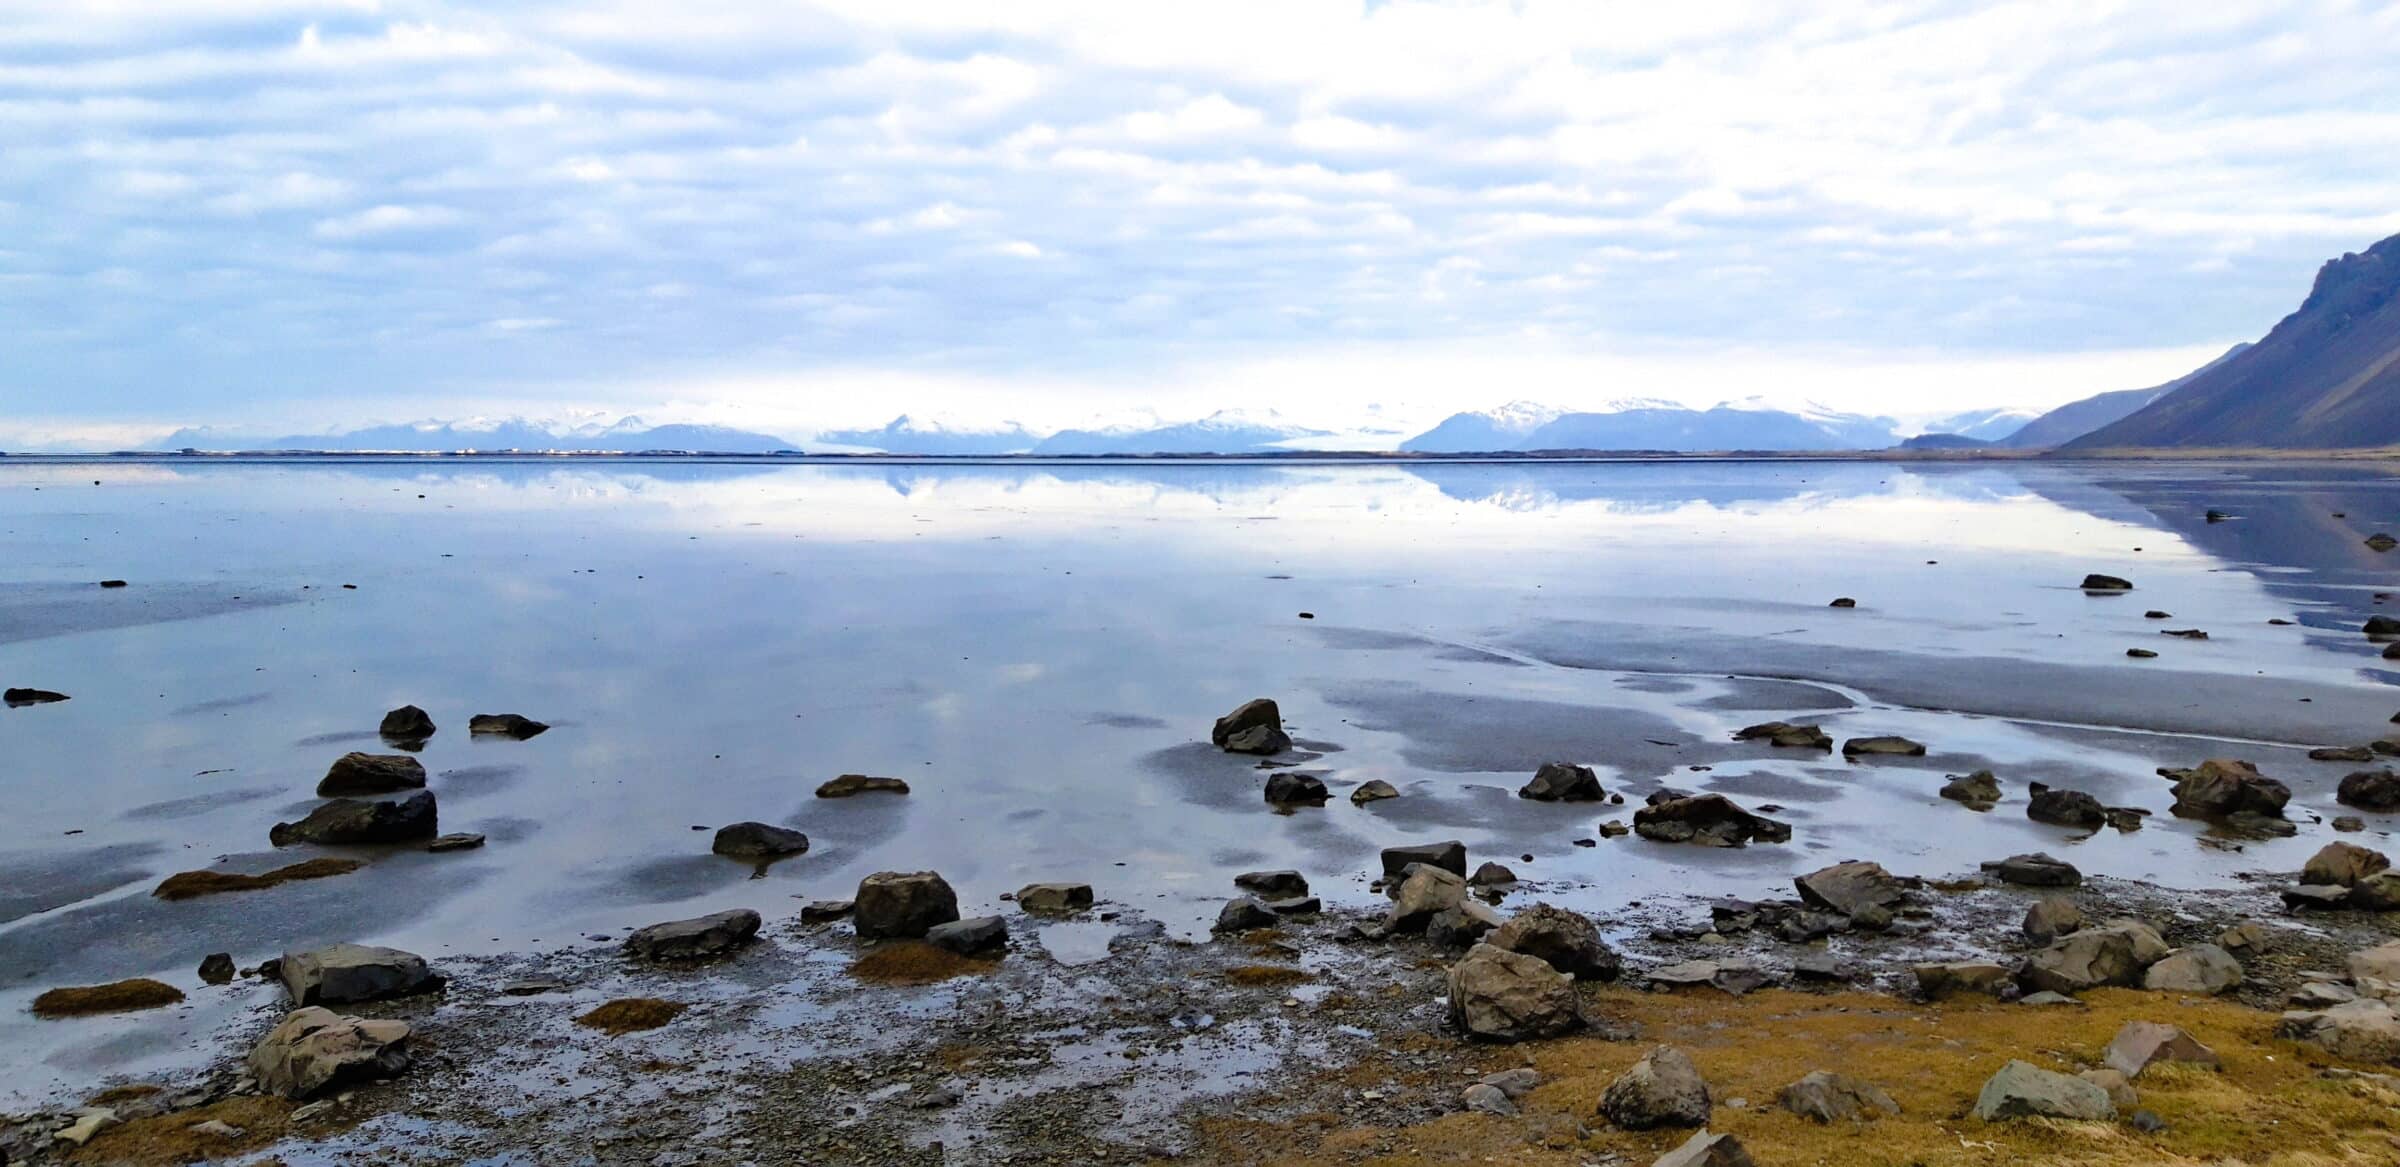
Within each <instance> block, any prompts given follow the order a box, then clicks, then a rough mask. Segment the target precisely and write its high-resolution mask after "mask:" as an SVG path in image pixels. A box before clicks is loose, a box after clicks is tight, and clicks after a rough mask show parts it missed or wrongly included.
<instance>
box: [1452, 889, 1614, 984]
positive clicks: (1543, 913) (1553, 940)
mask: <svg viewBox="0 0 2400 1167" xmlns="http://www.w3.org/2000/svg"><path fill="white" fill-rule="evenodd" d="M1484 942H1485V943H1487V944H1490V945H1491V946H1492V947H1494V948H1498V949H1501V950H1503V951H1507V952H1519V953H1523V954H1525V955H1527V956H1532V957H1538V958H1540V959H1541V960H1542V961H1543V962H1544V963H1546V964H1548V965H1549V966H1550V967H1552V968H1554V969H1557V970H1558V971H1560V972H1563V973H1565V974H1567V975H1568V976H1571V977H1574V978H1575V979H1576V980H1579V981H1589V980H1613V979H1615V978H1616V975H1617V973H1618V972H1619V971H1620V970H1621V969H1622V967H1623V966H1622V964H1621V963H1620V962H1619V961H1618V960H1617V954H1616V953H1615V952H1614V951H1612V950H1610V948H1609V947H1608V945H1607V944H1606V943H1605V942H1603V941H1602V940H1601V939H1600V929H1599V928H1598V927H1596V926H1594V925H1593V923H1592V922H1591V920H1590V919H1588V918H1586V917H1584V916H1583V915H1581V914H1579V913H1576V912H1570V911H1568V910H1567V909H1565V908H1557V907H1552V906H1550V905H1549V904H1535V905H1533V906H1532V907H1529V908H1524V909H1522V910H1520V911H1518V912H1517V914H1516V915H1514V916H1512V917H1510V918H1509V920H1508V922H1507V923H1505V924H1502V925H1500V927H1499V928H1497V929H1495V930H1494V931H1493V932H1492V934H1491V936H1490V937H1488V938H1487V939H1486V940H1485V941H1484Z"/></svg>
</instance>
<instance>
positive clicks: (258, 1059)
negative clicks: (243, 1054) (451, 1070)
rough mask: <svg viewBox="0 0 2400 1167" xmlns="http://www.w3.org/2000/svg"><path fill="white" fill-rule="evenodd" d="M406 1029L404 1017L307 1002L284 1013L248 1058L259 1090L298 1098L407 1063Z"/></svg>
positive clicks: (384, 1073)
mask: <svg viewBox="0 0 2400 1167" xmlns="http://www.w3.org/2000/svg"><path fill="white" fill-rule="evenodd" d="M408 1035H409V1025H408V1023H407V1022H405V1021H390V1020H367V1019H365V1018H359V1017H343V1016H339V1015H337V1014H335V1013H334V1012H333V1011H332V1010H330V1009H321V1008H318V1007H316V1006H313V1005H311V1006H305V1007H302V1008H299V1009H294V1010H292V1011H291V1012H289V1013H286V1014H284V1016H283V1020H282V1021H281V1022H279V1023H277V1024H276V1026H275V1028H274V1029H273V1030H271V1031H269V1032H268V1034H267V1036H266V1037H265V1038H263V1039H261V1040H260V1041H259V1043H258V1044H257V1045H256V1046H254V1047H252V1048H251V1050H250V1056H249V1059H248V1060H247V1063H246V1064H247V1066H248V1068H249V1071H250V1076H251V1078H253V1079H254V1080H256V1081H257V1082H258V1088H259V1089H260V1090H261V1091H262V1092H265V1093H268V1094H273V1095H277V1096H279V1097H283V1098H291V1099H301V1098H306V1097H308V1096H310V1095H312V1094H315V1093H318V1092H319V1091H322V1090H324V1089H326V1088H328V1087H332V1086H349V1085H355V1084H357V1083H360V1082H372V1081H377V1080H380V1079H384V1078H389V1077H392V1076H393V1075H395V1074H398V1073H400V1072H401V1071H402V1070H405V1069H407V1068H408V1049H407V1047H406V1043H407V1041H408Z"/></svg>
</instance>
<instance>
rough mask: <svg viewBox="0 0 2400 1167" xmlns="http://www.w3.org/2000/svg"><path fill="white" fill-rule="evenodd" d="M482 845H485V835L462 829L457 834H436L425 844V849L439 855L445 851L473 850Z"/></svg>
mask: <svg viewBox="0 0 2400 1167" xmlns="http://www.w3.org/2000/svg"><path fill="white" fill-rule="evenodd" d="M481 846H483V836H481V835H478V834H475V833H474V832H472V831H460V832H458V833H457V834H452V835H439V836H436V837H435V838H434V839H432V840H431V841H430V842H427V843H426V844H425V849H426V850H427V851H431V852H433V853H434V854H437V855H438V854H441V853H443V852H445V851H472V850H474V849H476V848H477V847H481Z"/></svg>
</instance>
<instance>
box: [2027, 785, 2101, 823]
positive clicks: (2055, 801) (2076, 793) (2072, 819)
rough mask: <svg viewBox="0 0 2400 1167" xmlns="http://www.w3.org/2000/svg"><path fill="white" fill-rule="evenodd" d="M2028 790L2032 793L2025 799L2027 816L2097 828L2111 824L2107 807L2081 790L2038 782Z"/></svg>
mask: <svg viewBox="0 0 2400 1167" xmlns="http://www.w3.org/2000/svg"><path fill="white" fill-rule="evenodd" d="M2026 790H2027V791H2028V792H2029V793H2030V794H2031V795H2032V797H2031V798H2029V799H2027V800H2026V803H2025V817H2026V818H2029V819H2032V820H2033V821H2035V822H2037V823H2049V824H2051V825H2052V826H2060V827H2081V828H2084V829H2085V830H2094V831H2096V830H2099V829H2100V828H2101V827H2103V826H2106V825H2107V824H2108V808H2107V807H2104V806H2102V805H2100V800H2099V799H2097V798H2094V797H2092V796H2091V795H2089V794H2085V793H2084V792H2082V791H2080V790H2055V789H2052V788H2050V787H2048V786H2044V785H2042V784H2041V783H2039V782H2036V783H2033V784H2032V785H2030V786H2027V787H2026Z"/></svg>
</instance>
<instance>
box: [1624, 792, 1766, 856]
mask: <svg viewBox="0 0 2400 1167" xmlns="http://www.w3.org/2000/svg"><path fill="white" fill-rule="evenodd" d="M1654 798H1655V800H1654V801H1652V802H1651V803H1650V804H1649V805H1647V806H1644V807H1642V808H1641V809H1640V810H1637V811H1635V812H1633V829H1634V833H1636V834H1638V835H1640V836H1641V837H1643V838H1645V839H1649V840H1652V841H1654V842H1660V843H1696V844H1699V845H1700V846H1704V847H1739V846H1742V845H1744V844H1746V843H1748V842H1750V841H1751V840H1754V839H1755V840H1758V841H1760V842H1766V843H1783V842H1789V841H1790V840H1791V837H1792V828H1791V827H1790V825H1788V824H1785V823H1780V822H1777V821H1775V820H1774V819H1770V818H1765V817H1762V816H1760V815H1754V814H1751V813H1750V812H1749V811H1746V810H1743V809H1742V808H1741V807H1739V806H1736V805H1734V803H1733V800H1732V799H1729V798H1727V797H1725V796H1724V795H1722V794H1698V795H1691V796H1688V797H1680V798H1679V797H1673V796H1666V797H1656V796H1654Z"/></svg>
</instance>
